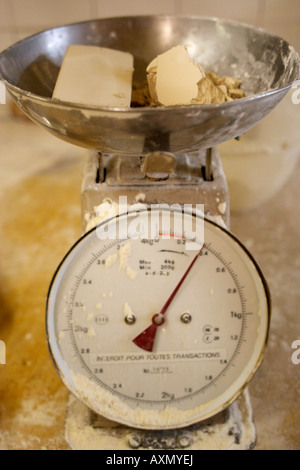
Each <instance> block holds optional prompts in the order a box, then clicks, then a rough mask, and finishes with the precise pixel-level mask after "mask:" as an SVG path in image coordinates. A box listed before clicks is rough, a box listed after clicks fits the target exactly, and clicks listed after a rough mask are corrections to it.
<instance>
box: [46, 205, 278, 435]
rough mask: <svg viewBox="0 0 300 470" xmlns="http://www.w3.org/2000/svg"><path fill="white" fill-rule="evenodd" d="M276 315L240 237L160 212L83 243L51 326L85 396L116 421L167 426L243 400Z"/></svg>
mask: <svg viewBox="0 0 300 470" xmlns="http://www.w3.org/2000/svg"><path fill="white" fill-rule="evenodd" d="M166 216H168V217H169V223H168V224H166V223H165V217H166ZM153 217H154V219H155V221H156V222H155V224H153ZM199 220H200V222H201V223H202V227H203V229H204V230H203V234H204V236H203V237H202V236H201V235H200V236H199V233H200V232H199V231H197V230H195V227H196V225H197V224H198V223H199ZM195 224H196V225H195ZM166 226H167V228H166ZM141 227H142V229H141ZM145 227H146V229H145ZM150 227H151V230H150ZM153 227H154V228H153ZM178 227H182V229H178ZM193 227H194V228H193ZM199 227H200V225H199ZM150 232H151V234H150ZM109 237H111V238H109ZM184 275H185V276H184ZM157 314H160V315H157ZM269 315H270V302H269V296H268V290H267V287H266V284H265V281H264V278H263V276H262V274H261V272H260V270H259V268H258V266H257V264H256V263H255V261H254V260H253V258H252V256H251V255H250V254H249V253H248V252H247V250H246V249H245V248H244V247H243V246H242V245H241V243H240V242H239V241H238V240H237V239H236V238H235V237H234V236H233V235H232V234H230V233H229V232H228V231H226V230H225V229H223V228H221V227H220V226H218V225H216V224H215V223H213V222H211V221H209V220H207V219H203V218H201V217H199V216H197V217H196V216H195V215H192V214H182V213H181V212H175V211H170V210H167V209H164V210H161V209H160V210H158V209H157V210H156V211H154V210H151V211H150V210H142V211H140V212H138V213H133V214H123V215H120V216H117V217H115V218H112V219H110V220H108V221H104V222H103V223H101V224H100V225H99V226H98V227H97V228H95V229H93V230H91V231H90V232H88V233H87V234H85V235H84V236H83V237H82V238H81V239H80V240H79V241H78V242H77V243H76V244H75V245H74V247H73V248H72V249H71V250H70V251H69V253H68V254H67V255H66V257H65V258H64V260H63V261H62V263H61V264H60V266H59V268H58V270H57V272H56V274H55V276H54V278H53V280H52V284H51V286H50V289H49V294H48V301H47V319H46V324H47V336H48V344H49V349H50V353H51V356H52V359H53V362H54V364H55V366H56V368H57V370H58V372H59V374H60V376H61V378H62V380H63V381H64V383H65V384H66V386H67V387H68V388H69V389H70V390H71V392H72V393H73V394H74V395H75V396H76V397H77V398H78V399H80V400H82V401H83V402H84V403H85V404H86V405H87V406H88V407H90V408H91V409H92V410H94V411H95V412H96V413H98V414H100V415H102V416H104V417H106V418H108V419H111V420H113V421H117V422H120V423H123V424H126V425H129V426H132V427H136V428H144V429H167V428H175V427H183V426H187V425H190V424H192V423H195V422H197V421H201V420H203V419H206V418H208V417H210V416H212V415H214V414H216V413H218V412H220V411H221V410H222V409H224V408H225V407H227V406H228V405H229V404H230V403H231V402H232V401H233V400H234V399H236V398H237V397H238V395H239V394H240V393H241V392H242V390H243V389H244V388H245V387H246V385H247V384H248V382H249V380H250V379H251V378H252V376H253V374H254V372H255V371H256V369H257V368H258V366H259V364H260V362H261V360H262V356H263V352H264V349H265V345H266V340H267V334H268V326H269ZM149 341H150V343H151V341H152V343H151V347H149Z"/></svg>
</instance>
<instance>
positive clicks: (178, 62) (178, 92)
mask: <svg viewBox="0 0 300 470" xmlns="http://www.w3.org/2000/svg"><path fill="white" fill-rule="evenodd" d="M147 74H148V75H147V78H148V84H149V90H150V94H151V97H152V99H153V101H154V103H158V104H161V105H163V106H173V105H185V104H191V102H192V100H193V99H194V98H196V97H197V95H198V82H200V80H202V79H203V78H205V72H204V70H203V69H202V68H201V67H200V65H198V64H196V63H195V62H194V61H192V60H191V59H190V57H189V54H188V51H187V48H186V47H185V46H183V45H179V46H175V47H172V48H171V49H169V50H168V51H167V52H164V53H163V54H160V55H158V56H157V57H156V58H155V59H154V60H152V62H150V64H149V65H148V67H147Z"/></svg>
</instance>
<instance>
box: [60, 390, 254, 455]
mask: <svg viewBox="0 0 300 470" xmlns="http://www.w3.org/2000/svg"><path fill="white" fill-rule="evenodd" d="M65 437H66V440H67V442H68V444H69V445H70V447H71V449H73V450H134V449H135V450H187V451H191V450H250V449H253V447H254V446H255V442H256V430H255V425H254V422H253V418H252V406H251V402H250V397H249V393H248V390H245V391H244V392H243V393H242V394H241V395H240V397H239V398H238V399H237V400H236V401H235V402H234V403H232V404H231V405H230V406H229V407H228V408H227V409H225V410H224V411H222V412H221V413H218V414H217V415H215V416H214V417H212V418H210V419H207V420H205V421H202V422H200V423H196V424H193V425H191V426H188V427H186V428H180V429H171V430H163V431H162V430H158V431H156V430H155V431H153V430H140V429H135V428H130V427H128V426H124V425H122V424H119V423H115V422H113V421H110V420H108V419H106V418H103V417H102V416H99V415H96V414H95V413H94V412H93V411H91V410H90V409H89V408H88V407H87V406H86V405H84V404H83V403H82V402H80V401H79V400H77V399H76V398H75V397H74V396H73V395H70V396H69V400H68V405H67V416H66V424H65Z"/></svg>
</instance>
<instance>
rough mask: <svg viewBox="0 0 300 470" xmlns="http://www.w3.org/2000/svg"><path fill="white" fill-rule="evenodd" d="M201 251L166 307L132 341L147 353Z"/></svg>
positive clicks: (151, 348) (151, 347)
mask: <svg viewBox="0 0 300 470" xmlns="http://www.w3.org/2000/svg"><path fill="white" fill-rule="evenodd" d="M203 246H204V245H202V248H203ZM202 248H201V250H202ZM201 250H200V251H199V252H198V253H197V254H196V256H195V258H194V259H193V261H192V262H191V264H190V265H189V267H188V268H187V270H186V271H185V273H184V275H183V276H182V278H181V279H180V281H179V282H178V284H177V286H176V287H175V289H174V290H173V292H172V294H171V295H170V297H169V298H168V300H167V302H166V303H165V305H164V306H163V308H162V309H161V311H160V313H156V314H155V315H153V317H152V323H151V325H150V326H149V327H148V328H146V329H145V330H144V331H142V333H140V334H139V335H138V336H137V337H136V338H134V339H133V340H132V341H133V342H134V343H135V344H136V345H137V346H138V347H139V348H141V349H144V350H145V351H150V352H151V351H152V350H153V345H154V340H155V336H156V331H157V327H158V326H161V325H162V324H163V323H164V321H165V319H164V316H163V315H164V314H165V312H166V310H167V308H168V307H169V305H170V303H171V302H172V300H173V299H174V297H175V295H176V294H177V292H178V291H179V288H180V287H181V285H182V283H183V281H184V280H185V278H186V277H187V275H188V273H189V272H190V270H191V269H192V267H193V265H194V263H195V262H196V260H197V258H198V256H199V255H200V253H201Z"/></svg>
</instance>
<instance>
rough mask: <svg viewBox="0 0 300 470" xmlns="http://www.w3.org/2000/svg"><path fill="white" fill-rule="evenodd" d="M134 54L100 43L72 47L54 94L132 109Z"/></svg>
mask: <svg viewBox="0 0 300 470" xmlns="http://www.w3.org/2000/svg"><path fill="white" fill-rule="evenodd" d="M133 61H134V58H133V55H132V54H130V53H128V52H122V51H117V50H114V49H108V48H105V47H98V46H84V45H73V46H69V47H68V49H67V51H66V54H65V57H64V59H63V62H62V66H61V69H60V72H59V75H58V78H57V81H56V85H55V88H54V91H53V95H52V97H53V98H55V99H58V100H61V101H67V102H71V103H79V104H83V105H87V106H88V105H92V106H101V107H122V108H129V107H130V102H131V91H132V76H133V71H134V67H133Z"/></svg>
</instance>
